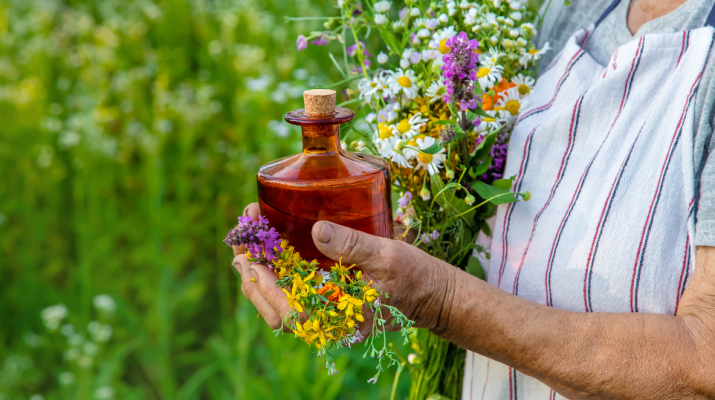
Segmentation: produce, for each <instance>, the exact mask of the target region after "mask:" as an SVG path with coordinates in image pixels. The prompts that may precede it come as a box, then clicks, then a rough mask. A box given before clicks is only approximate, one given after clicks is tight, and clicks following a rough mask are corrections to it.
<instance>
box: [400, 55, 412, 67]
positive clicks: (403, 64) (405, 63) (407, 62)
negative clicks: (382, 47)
mask: <svg viewBox="0 0 715 400" xmlns="http://www.w3.org/2000/svg"><path fill="white" fill-rule="evenodd" d="M400 67H402V69H407V68H409V67H410V60H405V59H404V58H403V59H402V60H400Z"/></svg>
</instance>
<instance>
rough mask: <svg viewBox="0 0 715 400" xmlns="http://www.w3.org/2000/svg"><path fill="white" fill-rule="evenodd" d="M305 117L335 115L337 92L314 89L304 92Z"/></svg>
mask: <svg viewBox="0 0 715 400" xmlns="http://www.w3.org/2000/svg"><path fill="white" fill-rule="evenodd" d="M303 101H304V102H305V115H310V116H319V115H333V114H334V113H335V90H330V89H313V90H306V91H305V92H303Z"/></svg>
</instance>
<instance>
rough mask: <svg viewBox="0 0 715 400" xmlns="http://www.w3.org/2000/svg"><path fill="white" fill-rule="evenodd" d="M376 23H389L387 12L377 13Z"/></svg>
mask: <svg viewBox="0 0 715 400" xmlns="http://www.w3.org/2000/svg"><path fill="white" fill-rule="evenodd" d="M375 23H376V24H377V25H385V24H386V23H387V17H386V16H385V14H375Z"/></svg>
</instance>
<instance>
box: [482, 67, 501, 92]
mask: <svg viewBox="0 0 715 400" xmlns="http://www.w3.org/2000/svg"><path fill="white" fill-rule="evenodd" d="M502 72H504V67H502V66H501V65H494V66H492V67H486V66H484V67H481V68H479V69H478V70H477V80H478V81H479V84H480V85H481V86H482V88H483V89H484V90H487V89H491V88H493V87H494V84H495V83H497V82H499V81H501V76H502Z"/></svg>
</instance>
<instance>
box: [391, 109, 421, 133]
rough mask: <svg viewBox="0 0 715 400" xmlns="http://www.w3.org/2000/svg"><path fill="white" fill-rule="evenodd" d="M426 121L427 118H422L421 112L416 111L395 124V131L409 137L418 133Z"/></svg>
mask: <svg viewBox="0 0 715 400" xmlns="http://www.w3.org/2000/svg"><path fill="white" fill-rule="evenodd" d="M426 123H427V118H422V113H417V114H415V115H413V116H411V117H410V119H403V120H402V121H400V123H398V124H397V127H396V128H397V131H398V132H399V133H400V135H402V137H404V138H411V137H412V136H415V135H417V134H418V133H420V129H422V127H423V126H425V124H426Z"/></svg>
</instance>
